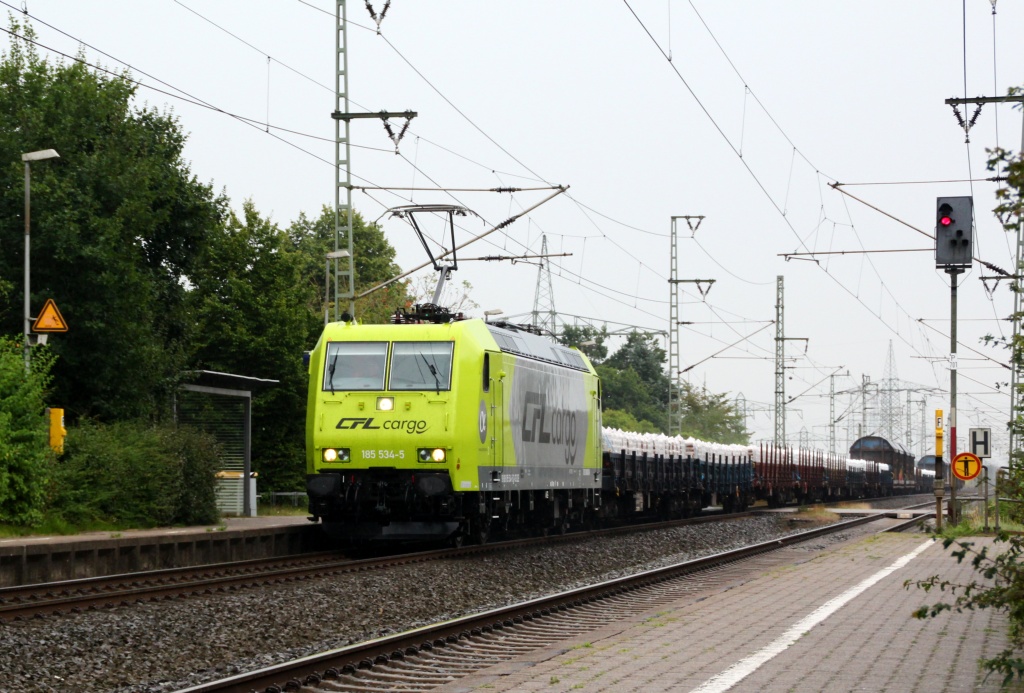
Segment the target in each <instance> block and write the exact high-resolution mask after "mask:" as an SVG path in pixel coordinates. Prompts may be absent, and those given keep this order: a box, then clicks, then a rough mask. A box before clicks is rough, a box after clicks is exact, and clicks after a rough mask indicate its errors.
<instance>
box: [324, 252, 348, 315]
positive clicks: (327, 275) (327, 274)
mask: <svg viewBox="0 0 1024 693" xmlns="http://www.w3.org/2000/svg"><path fill="white" fill-rule="evenodd" d="M324 257H326V258H327V263H326V266H325V271H324V325H326V324H327V313H328V312H329V311H330V305H331V300H330V298H329V296H330V293H329V292H330V289H331V285H330V283H331V260H334V261H335V262H337V261H338V260H340V259H341V258H343V257H348V251H347V250H332V251H331V252H329V253H327V254H326V255H325V256H324Z"/></svg>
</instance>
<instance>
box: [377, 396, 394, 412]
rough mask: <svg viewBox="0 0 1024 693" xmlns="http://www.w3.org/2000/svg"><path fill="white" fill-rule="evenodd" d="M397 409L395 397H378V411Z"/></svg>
mask: <svg viewBox="0 0 1024 693" xmlns="http://www.w3.org/2000/svg"><path fill="white" fill-rule="evenodd" d="M394 409H395V398H394V397H378V398H377V411H394Z"/></svg>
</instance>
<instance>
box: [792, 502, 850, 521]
mask: <svg viewBox="0 0 1024 693" xmlns="http://www.w3.org/2000/svg"><path fill="white" fill-rule="evenodd" d="M789 519H790V522H799V523H801V524H804V523H810V524H816V525H827V524H832V523H833V522H838V521H839V516H838V515H836V514H835V513H832V512H828V511H827V510H825V506H824V505H801V506H800V507H799V508H797V511H796V515H795V516H790V518H789Z"/></svg>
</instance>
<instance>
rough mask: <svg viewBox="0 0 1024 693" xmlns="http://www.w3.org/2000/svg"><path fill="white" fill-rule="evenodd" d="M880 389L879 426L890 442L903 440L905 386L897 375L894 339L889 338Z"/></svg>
mask: <svg viewBox="0 0 1024 693" xmlns="http://www.w3.org/2000/svg"><path fill="white" fill-rule="evenodd" d="M879 389H880V391H881V395H882V402H881V406H882V411H881V418H882V420H881V422H880V423H881V425H880V426H879V428H880V429H881V430H882V435H883V437H884V438H885V439H886V440H888V441H889V442H890V443H897V442H903V441H902V438H903V430H902V429H903V406H902V403H901V402H900V392H901V391H902V390H903V389H904V388H903V387H901V385H900V381H899V376H897V375H896V357H895V355H894V353H893V350H892V340H889V354H888V356H886V359H885V373H884V374H883V376H882V384H881V387H880V388H879Z"/></svg>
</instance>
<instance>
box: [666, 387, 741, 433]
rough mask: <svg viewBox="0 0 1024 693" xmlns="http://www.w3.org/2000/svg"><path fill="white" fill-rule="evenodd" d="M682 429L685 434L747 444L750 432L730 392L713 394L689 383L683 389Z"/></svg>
mask: <svg viewBox="0 0 1024 693" xmlns="http://www.w3.org/2000/svg"><path fill="white" fill-rule="evenodd" d="M680 409H681V412H682V416H681V420H680V426H679V428H680V432H681V433H682V435H683V436H690V437H693V438H699V439H701V440H708V441H714V442H716V443H733V444H740V445H746V444H747V443H749V442H750V432H749V431H748V430H747V427H746V423H745V421H744V419H743V414H741V413H740V412H739V411H738V410H737V409H736V403H735V402H733V401H731V400H729V399H728V395H727V394H714V393H711V392H708V391H707V390H705V389H703V388H697V387H694V386H693V385H691V384H690V383H683V386H682V391H681V392H680Z"/></svg>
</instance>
